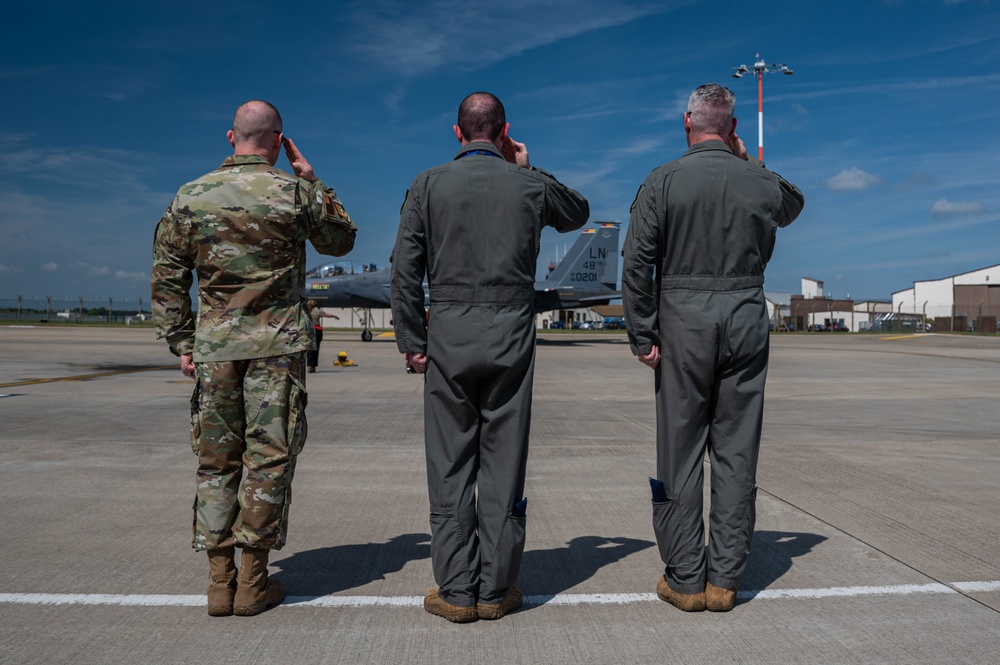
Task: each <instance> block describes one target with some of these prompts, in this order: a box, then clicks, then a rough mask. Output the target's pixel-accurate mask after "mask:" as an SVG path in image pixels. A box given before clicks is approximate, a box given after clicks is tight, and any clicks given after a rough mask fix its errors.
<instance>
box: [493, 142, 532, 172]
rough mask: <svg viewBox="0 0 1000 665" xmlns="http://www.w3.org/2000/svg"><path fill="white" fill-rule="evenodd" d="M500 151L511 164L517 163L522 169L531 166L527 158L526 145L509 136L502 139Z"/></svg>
mask: <svg viewBox="0 0 1000 665" xmlns="http://www.w3.org/2000/svg"><path fill="white" fill-rule="evenodd" d="M500 153H501V154H502V155H503V158H504V159H506V160H507V161H508V162H510V163H511V164H517V165H518V166H520V167H521V168H523V169H530V168H531V162H530V161H529V160H528V146H526V145H524V144H523V143H518V142H517V141H515V140H514V139H512V138H511V137H509V136H508V137H506V138H505V139H504V141H503V145H502V146H501V147H500Z"/></svg>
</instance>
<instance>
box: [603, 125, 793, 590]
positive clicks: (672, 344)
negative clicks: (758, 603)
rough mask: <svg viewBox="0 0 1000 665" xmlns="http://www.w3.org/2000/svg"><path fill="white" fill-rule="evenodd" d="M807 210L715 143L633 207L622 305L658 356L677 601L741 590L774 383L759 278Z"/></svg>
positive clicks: (644, 189)
mask: <svg viewBox="0 0 1000 665" xmlns="http://www.w3.org/2000/svg"><path fill="white" fill-rule="evenodd" d="M803 204H804V199H803V197H802V193H801V192H800V191H799V189H798V188H797V187H795V186H794V185H791V184H789V183H787V182H786V181H785V180H783V179H782V178H781V177H780V176H778V175H777V174H775V173H772V172H770V171H768V170H766V169H765V168H764V167H763V165H761V164H760V163H759V162H757V160H755V159H751V160H749V161H745V160H742V159H740V158H738V157H736V156H735V155H733V154H732V152H731V151H730V150H729V148H728V147H727V146H726V145H725V144H724V143H722V142H721V141H714V140H713V141H704V142H702V143H697V144H695V145H693V146H691V148H690V149H689V150H688V151H687V152H686V153H685V154H684V156H682V157H681V158H680V159H678V160H676V161H673V162H671V163H669V164H665V165H663V166H661V167H659V168H657V169H656V170H654V171H653V173H652V174H650V176H649V177H648V178H646V180H645V182H644V183H643V184H642V186H641V187H640V188H639V192H638V194H637V195H636V198H635V202H634V203H633V204H632V213H631V219H630V222H629V229H628V233H627V235H626V238H625V245H624V250H623V257H624V262H623V267H622V302H623V305H624V308H625V318H626V322H627V324H628V333H629V342H630V344H631V346H632V352H633V353H634V354H636V355H644V354H647V353H649V352H650V350H651V349H652V347H653V346H659V347H660V352H661V356H660V365H659V368H658V370H657V372H656V431H657V437H656V443H657V445H656V452H657V455H656V458H657V464H656V468H657V477H656V478H651V479H650V483H651V485H652V489H653V528H654V531H655V533H656V539H657V543H658V545H659V549H660V556H661V558H662V559H663V562H664V564H665V565H666V569H665V577H666V580H667V583H668V584H669V585H670V587H671V588H672V589H674V591H677V592H680V593H686V594H694V593H701V592H702V591H704V589H705V582H706V580H707V581H708V582H711V583H712V584H714V585H715V586H717V587H721V588H725V589H735V588H737V587H738V586H739V582H740V579H741V578H742V576H743V571H744V570H745V567H746V558H747V553H748V551H749V547H750V538H751V535H752V534H753V527H754V500H755V494H756V473H757V453H758V450H759V447H760V434H761V423H762V419H763V413H764V382H765V379H766V376H767V359H768V316H767V306H766V304H765V301H764V268H765V266H766V265H767V262H768V260H769V259H770V258H771V252H772V251H773V249H774V240H775V232H776V229H777V228H778V227H783V226H787V225H788V224H791V223H792V221H794V220H795V218H796V217H797V216H798V214H799V213H800V212H801V210H802V206H803ZM706 450H707V451H708V454H709V460H710V463H711V488H712V505H711V509H710V513H709V539H708V555H707V558H706V554H705V535H704V527H703V524H702V487H703V482H704V476H703V461H704V459H705V452H706Z"/></svg>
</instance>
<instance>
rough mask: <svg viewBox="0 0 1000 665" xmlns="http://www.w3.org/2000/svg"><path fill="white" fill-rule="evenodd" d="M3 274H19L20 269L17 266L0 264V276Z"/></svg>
mask: <svg viewBox="0 0 1000 665" xmlns="http://www.w3.org/2000/svg"><path fill="white" fill-rule="evenodd" d="M5 272H21V269H20V268H19V267H17V266H10V265H7V264H6V263H0V274H2V273H5Z"/></svg>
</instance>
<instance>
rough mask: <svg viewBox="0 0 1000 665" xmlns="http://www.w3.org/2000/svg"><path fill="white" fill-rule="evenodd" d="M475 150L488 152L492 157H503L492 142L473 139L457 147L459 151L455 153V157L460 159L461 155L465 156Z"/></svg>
mask: <svg viewBox="0 0 1000 665" xmlns="http://www.w3.org/2000/svg"><path fill="white" fill-rule="evenodd" d="M476 151H480V152H484V153H485V152H488V153H490V154H491V155H493V156H494V157H499V158H500V159H503V155H501V154H500V151H499V150H497V147H496V146H495V145H493V144H492V143H490V142H489V141H473V142H472V143H469V144H466V145H463V146H462V147H461V148H460V149H459V151H458V152H457V153H456V154H455V159H461V158H462V157H465V156H466V155H468V154H469V153H472V152H476Z"/></svg>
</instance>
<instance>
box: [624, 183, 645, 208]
mask: <svg viewBox="0 0 1000 665" xmlns="http://www.w3.org/2000/svg"><path fill="white" fill-rule="evenodd" d="M644 189H646V183H642V184H641V185H639V191H638V192H636V193H635V198H634V199H632V205H631V206H629V209H628V210H629V212H632V211H633V210H635V205H636V203H638V202H639V196H640V195H641V194H642V192H643V190H644Z"/></svg>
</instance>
